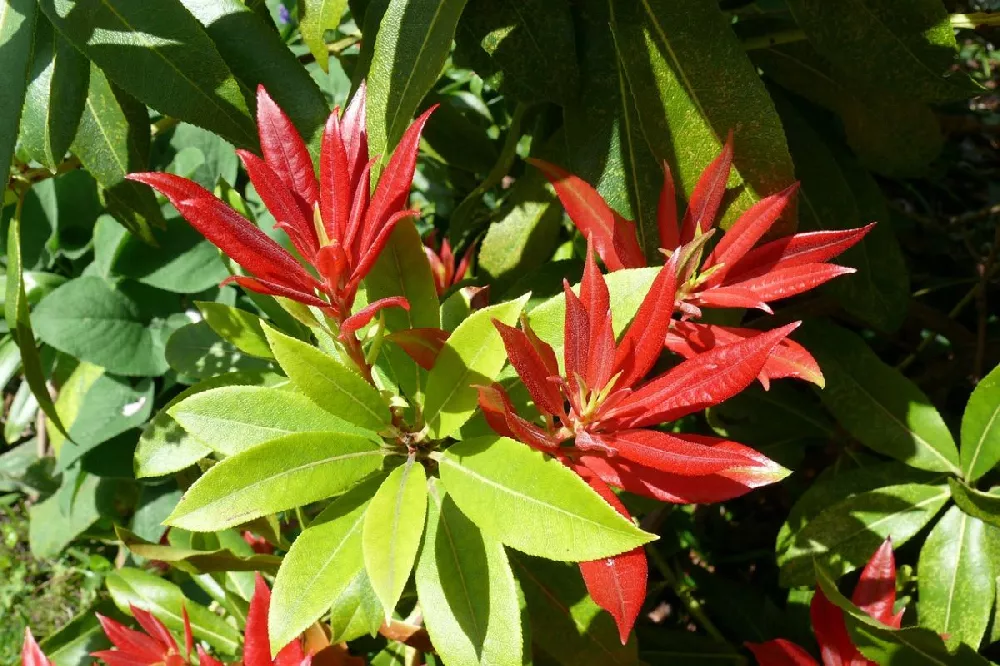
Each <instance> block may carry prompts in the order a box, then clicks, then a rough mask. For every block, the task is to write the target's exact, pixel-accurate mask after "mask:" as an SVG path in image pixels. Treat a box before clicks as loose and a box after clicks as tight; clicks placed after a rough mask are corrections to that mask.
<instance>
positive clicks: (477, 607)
mask: <svg viewBox="0 0 1000 666" xmlns="http://www.w3.org/2000/svg"><path fill="white" fill-rule="evenodd" d="M430 490H431V492H430V502H429V503H428V505H427V535H426V536H425V537H424V543H423V547H422V548H421V550H420V559H419V560H418V561H417V571H416V583H417V595H418V596H419V597H420V607H421V609H422V610H423V612H424V623H425V624H426V625H427V633H428V634H430V638H431V642H432V643H433V644H434V648H435V650H436V651H437V653H438V654H439V655H440V656H441V658H442V659H443V660H444V661H445V663H447V664H448V665H449V666H477V665H478V664H496V666H521V664H522V663H523V662H522V655H521V608H520V605H519V603H518V599H517V587H516V584H515V582H514V576H513V574H512V572H511V569H510V563H509V562H508V561H507V554H506V553H505V552H504V548H503V545H502V544H501V543H500V542H499V541H496V540H494V539H492V538H490V537H488V536H486V535H484V534H483V533H482V532H480V531H479V528H477V527H476V526H475V525H474V524H473V523H472V521H470V520H469V519H468V518H466V517H465V514H463V513H462V512H461V511H459V510H458V507H457V506H455V503H454V502H453V501H452V500H451V498H450V497H449V496H448V495H446V494H444V492H443V491H442V489H439V488H438V487H437V486H432V487H431V489H430Z"/></svg>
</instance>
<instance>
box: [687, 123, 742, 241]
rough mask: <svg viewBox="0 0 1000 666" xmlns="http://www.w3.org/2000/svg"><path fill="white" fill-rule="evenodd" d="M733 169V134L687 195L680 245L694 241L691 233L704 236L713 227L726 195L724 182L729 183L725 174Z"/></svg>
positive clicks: (727, 174)
mask: <svg viewBox="0 0 1000 666" xmlns="http://www.w3.org/2000/svg"><path fill="white" fill-rule="evenodd" d="M732 165H733V132H732V130H730V131H729V135H728V136H727V137H726V143H725V145H723V146H722V152H720V153H719V156H718V157H716V158H715V159H714V160H712V163H711V164H709V165H708V167H707V168H706V169H705V170H704V171H703V172H702V174H701V177H700V178H699V179H698V183H697V184H696V185H695V186H694V190H693V191H692V192H691V198H690V199H689V201H688V208H687V212H685V213H684V222H683V224H682V225H681V241H680V244H685V243H690V242H691V241H692V240H693V239H694V237H695V230H696V229H701V233H705V232H706V231H708V230H709V229H711V228H712V226H713V225H714V224H715V217H716V215H718V212H719V205H720V204H721V203H722V197H723V196H724V195H725V194H726V182H727V181H728V180H729V170H730V169H731V168H732Z"/></svg>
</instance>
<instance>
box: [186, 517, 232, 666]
mask: <svg viewBox="0 0 1000 666" xmlns="http://www.w3.org/2000/svg"><path fill="white" fill-rule="evenodd" d="M244 534H246V532H244ZM181 617H182V618H183V619H184V654H185V656H186V658H187V660H188V661H190V660H191V647H192V646H193V645H194V636H193V635H192V634H191V618H189V617H188V611H187V606H181Z"/></svg>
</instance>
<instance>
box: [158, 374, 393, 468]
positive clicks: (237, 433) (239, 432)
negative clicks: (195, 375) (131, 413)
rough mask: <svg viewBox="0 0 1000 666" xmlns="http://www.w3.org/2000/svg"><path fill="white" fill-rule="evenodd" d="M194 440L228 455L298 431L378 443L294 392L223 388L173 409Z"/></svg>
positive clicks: (369, 435)
mask: <svg viewBox="0 0 1000 666" xmlns="http://www.w3.org/2000/svg"><path fill="white" fill-rule="evenodd" d="M169 414H170V415H171V416H172V417H173V418H174V419H175V420H176V421H177V422H178V423H180V424H181V426H182V427H183V428H184V429H185V430H186V431H187V432H188V433H189V434H190V435H192V436H193V437H194V438H195V439H197V440H199V441H201V442H203V443H205V444H206V445H207V446H209V447H210V448H211V449H212V450H214V451H217V452H219V453H221V454H223V455H226V456H233V455H237V454H239V453H242V452H244V451H246V450H248V449H250V448H253V447H254V446H256V445H258V444H261V443H263V442H268V441H271V440H272V439H277V438H278V437H284V436H285V435H290V434H292V433H297V432H327V433H347V434H351V435H358V436H362V437H367V438H369V439H370V440H372V441H373V442H376V443H377V442H379V441H380V440H378V437H377V435H375V433H373V432H366V431H364V430H362V429H360V428H358V427H357V426H354V425H352V424H350V423H348V422H347V421H344V420H343V419H341V418H338V417H336V416H334V415H333V414H331V413H330V412H328V411H326V410H325V409H321V408H320V407H319V406H318V405H316V403H314V402H313V401H312V400H310V399H309V398H306V397H305V396H303V395H300V394H298V393H293V392H292V391H288V390H282V389H276V388H264V387H260V386H224V387H221V388H215V389H210V390H208V391H201V392H199V393H196V394H194V395H192V396H190V397H188V398H185V399H184V400H182V401H181V402H178V403H176V404H175V405H174V406H172V407H171V408H170V410H169Z"/></svg>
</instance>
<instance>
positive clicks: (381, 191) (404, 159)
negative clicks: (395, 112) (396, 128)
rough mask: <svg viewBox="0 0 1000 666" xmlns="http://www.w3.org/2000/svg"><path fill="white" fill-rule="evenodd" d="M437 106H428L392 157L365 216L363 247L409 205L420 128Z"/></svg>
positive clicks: (362, 234) (407, 131) (380, 178)
mask: <svg viewBox="0 0 1000 666" xmlns="http://www.w3.org/2000/svg"><path fill="white" fill-rule="evenodd" d="M436 108H437V105H436V104H435V105H434V106H432V107H431V108H429V109H427V110H426V111H424V112H423V113H422V114H420V116H419V117H418V118H417V119H416V120H414V121H413V123H412V124H411V125H410V126H409V127H408V128H406V131H405V132H403V136H402V138H401V139H400V140H399V145H397V146H396V149H395V151H393V153H392V158H391V159H390V160H389V163H388V164H387V165H386V167H385V169H384V170H383V171H382V175H381V177H379V180H378V186H376V188H375V194H374V195H373V196H372V200H371V205H370V206H369V208H368V214H367V215H366V216H365V221H364V229H363V230H362V233H361V244H360V247H361V248H365V247H367V246H368V245H370V244H371V243H372V239H374V238H375V236H376V235H378V233H379V231H381V229H382V226H383V225H385V224H386V221H387V220H388V219H389V218H390V216H392V215H393V214H394V213H395V212H396V211H398V210H400V209H401V208H403V206H405V205H406V200H407V199H408V198H409V196H410V186H411V185H412V184H413V171H414V169H415V168H416V165H417V148H418V146H419V145H420V132H421V131H422V130H423V128H424V125H425V124H426V123H427V119H428V118H430V115H431V114H432V113H433V112H434V109H436Z"/></svg>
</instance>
